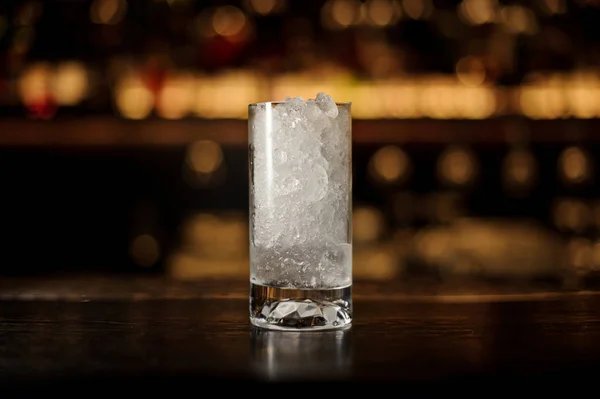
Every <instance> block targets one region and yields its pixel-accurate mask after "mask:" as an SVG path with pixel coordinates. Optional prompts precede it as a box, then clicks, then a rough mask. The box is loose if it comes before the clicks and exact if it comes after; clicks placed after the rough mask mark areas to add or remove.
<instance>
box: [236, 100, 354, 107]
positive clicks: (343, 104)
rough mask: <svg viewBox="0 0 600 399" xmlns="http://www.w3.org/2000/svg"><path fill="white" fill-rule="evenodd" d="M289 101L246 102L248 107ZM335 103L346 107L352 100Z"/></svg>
mask: <svg viewBox="0 0 600 399" xmlns="http://www.w3.org/2000/svg"><path fill="white" fill-rule="evenodd" d="M289 102H291V101H261V102H257V103H250V104H248V107H257V106H259V105H267V104H270V105H281V104H287V103H289ZM304 102H307V101H304ZM335 105H337V106H338V107H348V106H350V105H352V101H348V102H338V101H336V102H335Z"/></svg>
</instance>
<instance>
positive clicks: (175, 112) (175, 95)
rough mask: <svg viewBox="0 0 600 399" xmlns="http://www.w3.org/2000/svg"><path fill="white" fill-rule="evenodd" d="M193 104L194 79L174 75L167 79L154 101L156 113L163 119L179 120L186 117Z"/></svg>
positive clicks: (183, 75) (189, 76)
mask: <svg viewBox="0 0 600 399" xmlns="http://www.w3.org/2000/svg"><path fill="white" fill-rule="evenodd" d="M193 102H194V79H193V77H192V76H191V75H187V74H179V75H178V74H176V75H174V76H171V77H169V78H167V79H166V80H165V82H164V84H163V86H162V87H161V89H160V91H159V93H158V98H157V101H156V113H157V114H158V116H160V117H161V118H165V119H181V118H183V117H185V116H186V115H188V114H189V113H190V112H191V110H192V106H193Z"/></svg>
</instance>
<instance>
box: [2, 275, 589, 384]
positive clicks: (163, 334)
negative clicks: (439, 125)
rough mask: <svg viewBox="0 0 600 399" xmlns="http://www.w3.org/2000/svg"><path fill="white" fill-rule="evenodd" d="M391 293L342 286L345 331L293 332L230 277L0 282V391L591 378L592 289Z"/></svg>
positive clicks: (386, 288) (376, 285) (370, 286)
mask: <svg viewBox="0 0 600 399" xmlns="http://www.w3.org/2000/svg"><path fill="white" fill-rule="evenodd" d="M391 284H392V283H391V282H389V281H388V282H373V281H368V282H362V281H357V282H355V285H354V311H355V314H354V317H355V318H354V322H353V324H352V327H351V328H350V329H347V330H344V331H331V332H311V333H296V332H275V331H264V330H258V329H255V328H252V327H251V326H250V324H249V322H248V297H247V290H248V283H247V280H245V279H243V278H228V279H221V278H215V279H203V280H198V281H191V282H189V281H188V282H180V281H170V280H168V279H162V278H154V277H133V278H130V277H126V278H121V277H94V278H72V277H69V278H61V277H56V278H45V279H35V278H3V279H2V280H0V293H1V294H2V295H1V297H0V298H1V299H0V386H1V387H3V389H5V390H7V391H5V392H8V390H11V389H15V391H16V392H25V391H27V390H29V389H39V388H40V387H43V388H57V389H58V388H59V389H61V390H62V389H63V388H72V387H76V386H82V387H84V389H85V391H84V392H90V390H91V391H100V390H103V389H107V390H109V391H112V392H118V391H120V390H121V389H122V387H127V386H130V387H131V388H133V389H135V390H136V393H139V392H141V391H144V390H147V391H148V392H153V391H155V390H157V389H160V388H166V387H169V390H176V388H178V387H183V386H186V387H188V388H191V389H203V388H202V387H204V386H206V385H207V384H208V385H216V386H220V387H222V389H224V390H229V389H232V388H233V387H235V383H236V382H239V383H244V384H279V383H282V384H283V383H285V384H289V385H290V386H296V384H298V386H299V387H300V386H301V387H304V388H298V389H308V390H309V391H310V390H311V389H319V388H317V387H318V386H320V385H310V384H312V383H321V384H327V385H329V384H336V385H339V387H337V388H335V389H338V388H339V389H341V388H343V387H346V388H348V387H351V386H353V385H355V384H401V386H402V387H408V386H412V387H419V389H423V390H427V389H432V388H435V389H437V388H440V387H456V388H460V389H461V390H464V391H469V390H472V389H473V388H485V389H486V391H489V390H490V389H492V388H493V387H497V388H498V389H502V388H508V387H511V389H512V387H516V386H520V385H521V384H525V385H528V384H534V385H536V386H537V388H536V389H542V388H552V387H556V386H557V385H563V386H565V387H573V388H577V387H582V386H584V385H588V384H593V381H594V380H596V377H595V376H597V372H598V371H600V367H599V366H600V296H599V295H597V293H596V292H593V291H590V292H584V291H572V292H564V291H562V292H559V291H551V290H548V291H541V290H535V291H533V290H532V291H531V292H526V291H525V290H514V289H513V290H512V291H511V290H506V291H505V292H501V291H500V290H498V289H495V290H490V289H488V290H487V291H486V289H481V290H479V291H474V290H473V289H470V290H467V289H463V290H461V289H456V290H454V291H445V292H441V291H440V292H424V291H423V292H422V293H419V292H418V291H417V290H413V291H412V292H411V291H408V290H402V289H399V288H398V287H394V286H392V285H391ZM486 292H487V293H486ZM228 383H231V384H234V385H229V384H228ZM194 387H195V388H194ZM241 387H244V385H241ZM311 387H313V388H311ZM494 389H495V388H494Z"/></svg>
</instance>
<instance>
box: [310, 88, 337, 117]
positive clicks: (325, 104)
mask: <svg viewBox="0 0 600 399" xmlns="http://www.w3.org/2000/svg"><path fill="white" fill-rule="evenodd" d="M315 102H316V103H317V106H318V107H319V108H320V109H321V111H323V113H324V114H325V115H327V116H328V117H330V118H335V117H336V116H338V107H337V104H336V103H335V101H333V98H331V96H330V95H329V94H325V93H323V92H321V93H318V94H317V98H316V99H315Z"/></svg>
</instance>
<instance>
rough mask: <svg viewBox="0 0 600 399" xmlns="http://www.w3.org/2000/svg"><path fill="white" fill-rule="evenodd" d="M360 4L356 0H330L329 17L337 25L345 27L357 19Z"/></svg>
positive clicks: (358, 17)
mask: <svg viewBox="0 0 600 399" xmlns="http://www.w3.org/2000/svg"><path fill="white" fill-rule="evenodd" d="M360 6H361V3H360V2H359V1H357V0H331V6H330V7H331V8H330V12H331V18H332V20H333V22H335V23H336V24H337V25H338V26H339V27H341V28H346V27H348V26H350V25H352V24H354V23H356V22H358V21H359V19H360Z"/></svg>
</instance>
